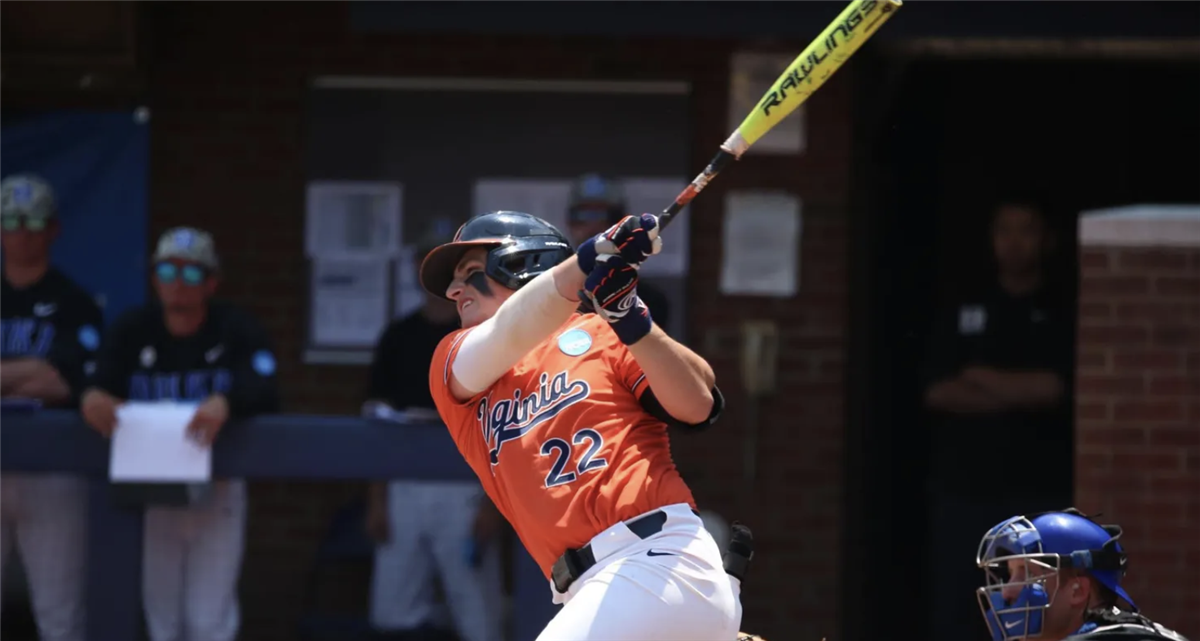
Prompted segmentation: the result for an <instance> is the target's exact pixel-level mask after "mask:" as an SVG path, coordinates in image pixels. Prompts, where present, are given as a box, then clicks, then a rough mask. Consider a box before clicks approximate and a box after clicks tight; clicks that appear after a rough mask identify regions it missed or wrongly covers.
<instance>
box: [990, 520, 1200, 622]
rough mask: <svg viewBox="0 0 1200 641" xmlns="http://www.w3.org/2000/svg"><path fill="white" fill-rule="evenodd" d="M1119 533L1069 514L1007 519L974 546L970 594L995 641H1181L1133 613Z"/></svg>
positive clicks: (1118, 530) (1135, 606) (1116, 530)
mask: <svg viewBox="0 0 1200 641" xmlns="http://www.w3.org/2000/svg"><path fill="white" fill-rule="evenodd" d="M1120 537H1121V527H1120V526H1119V525H1101V524H1099V523H1097V522H1095V521H1093V520H1092V519H1090V518H1088V517H1087V516H1085V515H1084V514H1083V513H1081V512H1080V511H1079V510H1076V509H1075V508H1067V509H1065V510H1062V511H1061V512H1046V513H1042V514H1035V515H1033V516H1028V517H1027V516H1014V517H1012V518H1010V519H1008V520H1006V521H1004V522H1002V523H1000V524H999V525H996V526H995V527H993V528H992V529H991V530H989V531H988V532H987V534H985V535H984V537H983V540H982V541H980V543H979V553H978V554H977V555H976V559H975V562H976V564H977V565H978V566H979V568H980V569H981V570H983V571H984V575H985V577H986V584H985V585H984V586H983V587H981V588H979V589H978V590H977V592H976V594H977V596H978V598H979V605H980V608H981V609H982V612H983V618H984V620H985V621H986V622H987V626H988V629H989V630H990V631H991V633H992V639H993V640H994V641H1009V640H1010V639H1038V640H1041V641H1064V640H1068V639H1069V641H1118V640H1119V641H1186V639H1184V638H1183V637H1182V636H1180V635H1179V634H1178V633H1176V632H1174V631H1172V630H1168V629H1167V628H1164V627H1163V626H1161V625H1159V624H1157V623H1155V622H1153V621H1151V620H1150V619H1148V618H1146V617H1144V616H1142V615H1141V614H1139V613H1138V608H1137V605H1136V604H1134V602H1133V599H1132V598H1131V597H1130V596H1129V593H1128V592H1126V591H1125V588H1124V587H1122V586H1121V579H1122V578H1123V577H1124V575H1125V570H1126V555H1125V550H1124V548H1122V547H1121V545H1120V543H1118V539H1119V538H1120Z"/></svg>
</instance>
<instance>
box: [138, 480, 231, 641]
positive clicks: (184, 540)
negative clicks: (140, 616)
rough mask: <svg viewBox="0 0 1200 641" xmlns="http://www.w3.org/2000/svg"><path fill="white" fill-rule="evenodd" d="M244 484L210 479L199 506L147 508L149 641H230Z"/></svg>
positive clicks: (144, 595)
mask: <svg viewBox="0 0 1200 641" xmlns="http://www.w3.org/2000/svg"><path fill="white" fill-rule="evenodd" d="M246 503H247V500H246V482H245V481H244V480H241V479H237V480H221V481H215V482H214V483H213V487H212V493H211V495H209V496H208V497H207V498H206V499H205V500H204V501H203V502H201V503H198V504H196V505H191V506H188V507H179V508H176V507H151V508H147V509H146V523H145V530H144V532H145V533H144V535H143V536H144V540H143V543H142V546H143V547H142V601H143V607H144V609H145V613H146V628H147V631H148V632H149V633H150V639H151V641H233V640H234V639H235V638H237V633H238V628H239V627H240V625H241V612H240V609H239V605H238V596H237V585H238V576H239V574H240V573H241V568H242V553H243V550H244V548H245V542H246Z"/></svg>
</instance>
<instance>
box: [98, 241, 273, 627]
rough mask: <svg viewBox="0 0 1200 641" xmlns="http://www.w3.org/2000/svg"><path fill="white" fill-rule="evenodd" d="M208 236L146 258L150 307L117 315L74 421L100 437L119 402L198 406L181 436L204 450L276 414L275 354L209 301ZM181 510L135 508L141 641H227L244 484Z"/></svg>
mask: <svg viewBox="0 0 1200 641" xmlns="http://www.w3.org/2000/svg"><path fill="white" fill-rule="evenodd" d="M217 268H218V262H217V254H216V250H215V248H214V246H213V240H212V236H210V235H209V234H208V233H206V232H203V231H200V230H197V229H191V228H186V227H185V228H178V229H172V230H170V231H168V232H166V233H165V234H163V236H162V238H161V239H160V240H159V242H158V249H157V251H156V252H155V254H154V289H155V292H156V293H157V298H158V300H157V301H156V302H154V303H151V304H149V305H147V306H145V307H143V308H141V309H135V310H132V311H130V312H128V313H126V314H124V315H123V316H122V317H121V318H119V319H118V320H117V321H116V322H115V323H114V324H113V326H112V327H111V328H110V329H109V331H108V332H107V334H106V336H105V340H104V343H103V345H102V347H101V349H100V355H99V357H98V358H97V362H96V375H95V382H94V385H95V386H94V387H92V388H91V389H89V390H88V391H87V393H85V395H84V397H83V415H84V418H85V419H86V420H87V422H88V423H89V424H90V425H91V426H92V427H93V428H95V429H96V430H97V431H98V432H100V433H101V434H103V435H105V436H109V435H111V434H112V432H113V430H114V429H115V428H116V423H117V417H116V409H117V406H118V405H120V404H121V403H123V402H125V401H143V402H154V401H180V402H193V403H196V404H197V409H196V414H195V417H194V418H193V419H192V422H191V424H190V425H189V431H190V432H191V433H192V434H193V435H194V437H195V438H196V439H198V440H199V441H201V442H203V443H212V442H213V439H215V438H216V436H217V434H218V433H219V432H220V431H221V429H222V428H223V427H225V424H226V423H227V422H228V421H229V420H230V419H237V418H245V417H249V416H253V415H255V414H260V413H268V412H276V411H278V410H279V392H278V388H277V381H276V373H275V355H274V352H273V351H272V349H271V345H270V341H269V340H268V338H267V334H266V332H265V331H264V330H263V328H262V327H261V326H260V325H259V323H258V322H257V321H256V320H255V319H254V318H253V317H252V316H251V315H250V314H248V313H246V312H244V311H242V310H240V309H237V308H234V307H232V306H230V305H227V304H223V303H219V302H216V301H213V300H211V299H212V296H213V294H214V293H215V291H216V287H217ZM201 489H202V490H203V491H201V492H193V493H191V494H192V500H191V501H190V504H188V505H186V506H170V507H164V506H154V507H149V508H147V510H146V528H145V534H144V537H145V542H144V551H143V561H142V581H143V583H142V592H143V599H144V607H145V612H146V627H147V629H148V631H149V633H150V639H151V641H178V640H181V639H186V640H187V641H233V639H235V638H236V637H237V633H238V629H239V627H240V611H239V605H238V599H237V584H238V575H239V573H240V571H241V563H242V552H243V548H244V543H245V527H246V486H245V481H244V480H241V479H222V480H218V481H214V482H213V483H212V485H211V486H206V487H204V488H201Z"/></svg>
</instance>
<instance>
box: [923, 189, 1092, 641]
mask: <svg viewBox="0 0 1200 641" xmlns="http://www.w3.org/2000/svg"><path fill="white" fill-rule="evenodd" d="M991 232H992V250H993V255H994V258H995V260H996V265H997V270H998V273H997V278H996V280H995V282H994V283H992V284H991V285H989V286H987V287H985V288H983V289H982V290H980V291H978V292H975V293H974V294H971V295H967V296H963V297H961V298H960V299H959V300H958V301H956V302H957V304H956V305H955V306H954V307H953V308H951V309H950V310H947V312H946V313H944V315H943V316H942V317H941V318H939V321H938V324H937V326H936V328H935V330H934V334H933V336H932V341H931V344H930V352H929V354H928V357H927V361H926V363H925V368H926V371H925V382H926V387H925V397H924V401H925V405H926V407H927V408H928V409H929V410H930V411H931V413H932V419H933V424H932V433H931V436H932V448H931V457H930V470H929V480H930V490H929V500H930V504H929V505H930V516H931V523H930V526H931V527H930V531H929V536H928V537H927V538H926V543H927V545H928V546H929V550H930V551H931V559H930V560H931V563H932V567H933V572H932V577H933V579H934V585H933V587H932V594H933V604H934V607H935V609H936V614H935V615H934V616H935V618H934V620H933V633H934V634H933V637H932V638H933V641H972V640H974V639H987V638H988V637H989V635H988V631H987V629H986V627H985V626H983V625H982V623H981V622H980V621H979V617H978V606H977V605H976V603H975V602H974V600H973V599H972V590H973V589H974V587H976V586H975V584H976V583H977V582H978V581H977V577H974V576H973V575H974V574H976V573H977V569H976V568H975V567H973V566H972V565H971V564H970V563H963V562H962V561H961V559H967V558H971V555H972V554H973V553H974V552H975V550H974V549H973V547H974V543H975V542H977V540H978V534H974V535H972V534H971V531H975V532H976V533H978V532H982V531H986V530H987V529H988V528H989V527H991V526H992V525H994V524H996V523H998V522H1000V521H1001V520H1003V519H1005V518H1007V517H1008V516H1010V515H1012V514H1022V513H1026V512H1030V511H1046V510H1052V509H1054V506H1056V505H1068V504H1070V503H1071V498H1072V490H1071V488H1072V485H1071V484H1072V465H1071V461H1072V456H1073V427H1072V422H1071V413H1070V407H1071V389H1072V381H1073V372H1074V349H1073V348H1074V341H1073V339H1072V336H1073V322H1072V315H1071V314H1070V311H1069V309H1070V308H1069V304H1070V301H1069V300H1066V299H1065V297H1063V296H1061V295H1057V294H1056V293H1055V292H1053V291H1051V290H1050V289H1049V288H1048V287H1047V278H1046V274H1045V272H1044V270H1043V260H1044V258H1045V254H1046V253H1047V252H1046V249H1047V245H1048V243H1047V242H1046V238H1047V230H1046V225H1045V220H1044V219H1043V216H1042V213H1041V211H1039V209H1038V208H1037V207H1036V206H1033V205H1028V204H1024V203H1006V204H1002V205H1001V206H999V207H998V208H996V210H995V211H994V214H993V218H992V227H991Z"/></svg>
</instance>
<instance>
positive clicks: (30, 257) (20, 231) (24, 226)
mask: <svg viewBox="0 0 1200 641" xmlns="http://www.w3.org/2000/svg"><path fill="white" fill-rule="evenodd" d="M57 233H58V225H57V224H56V223H55V222H54V221H45V220H41V219H30V218H26V217H24V216H6V217H5V218H4V230H3V233H0V239H2V240H0V242H2V243H3V248H4V257H5V260H11V261H13V262H14V263H16V264H26V263H31V262H37V261H43V260H46V259H47V258H49V256H50V244H51V243H53V242H54V237H55V236H56V235H57Z"/></svg>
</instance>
